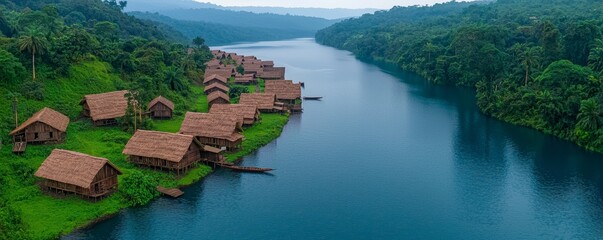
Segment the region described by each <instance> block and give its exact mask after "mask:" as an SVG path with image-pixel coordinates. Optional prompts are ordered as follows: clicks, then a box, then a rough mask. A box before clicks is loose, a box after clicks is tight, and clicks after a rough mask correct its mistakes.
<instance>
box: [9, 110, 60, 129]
mask: <svg viewBox="0 0 603 240" xmlns="http://www.w3.org/2000/svg"><path fill="white" fill-rule="evenodd" d="M36 122H41V123H44V124H46V125H48V126H51V127H53V128H54V129H56V130H59V131H61V132H65V131H67V126H68V125H69V118H68V117H67V116H65V115H63V114H61V113H60V112H57V111H55V110H52V109H50V108H46V107H45V108H42V110H40V111H38V112H36V113H34V115H33V116H31V117H30V118H29V119H27V121H25V122H24V123H23V124H21V125H20V126H19V127H17V128H15V130H13V131H12V132H10V135H14V134H16V133H18V132H20V131H21V130H23V129H25V128H27V127H28V126H29V125H31V124H34V123H36Z"/></svg>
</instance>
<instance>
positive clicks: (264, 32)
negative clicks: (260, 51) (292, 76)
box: [128, 12, 315, 46]
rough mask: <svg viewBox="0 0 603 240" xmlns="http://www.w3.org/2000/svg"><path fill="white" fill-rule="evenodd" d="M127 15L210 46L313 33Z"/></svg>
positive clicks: (156, 16)
mask: <svg viewBox="0 0 603 240" xmlns="http://www.w3.org/2000/svg"><path fill="white" fill-rule="evenodd" d="M128 14H130V15H132V16H134V17H137V18H140V19H145V20H149V21H152V22H155V23H157V25H159V26H162V25H165V26H166V27H167V29H170V28H173V29H176V30H177V31H179V32H180V33H181V34H183V35H184V36H185V37H186V38H187V39H189V40H190V39H193V38H195V37H197V36H201V37H203V38H204V39H205V41H206V43H207V44H208V45H210V46H216V45H225V44H230V43H236V42H253V41H268V40H278V39H291V38H300V37H310V36H312V35H313V34H314V33H315V31H311V30H299V29H278V30H275V29H271V28H261V27H240V26H231V25H225V24H219V23H210V22H202V21H186V20H177V19H173V18H170V17H167V16H164V15H161V14H158V13H148V12H146V13H143V12H130V13H128ZM162 28H163V26H162Z"/></svg>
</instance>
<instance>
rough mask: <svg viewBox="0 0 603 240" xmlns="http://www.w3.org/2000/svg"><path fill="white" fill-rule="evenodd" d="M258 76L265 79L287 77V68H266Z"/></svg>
mask: <svg viewBox="0 0 603 240" xmlns="http://www.w3.org/2000/svg"><path fill="white" fill-rule="evenodd" d="M258 77H259V78H264V79H285V68H284V67H275V68H272V69H270V70H264V71H262V72H260V73H258Z"/></svg>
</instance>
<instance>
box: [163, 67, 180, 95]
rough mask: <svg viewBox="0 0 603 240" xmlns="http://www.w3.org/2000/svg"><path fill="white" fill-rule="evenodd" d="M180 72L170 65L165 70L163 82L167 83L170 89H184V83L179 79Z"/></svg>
mask: <svg viewBox="0 0 603 240" xmlns="http://www.w3.org/2000/svg"><path fill="white" fill-rule="evenodd" d="M181 75H182V72H181V71H180V69H178V68H175V67H170V68H168V69H167V70H166V72H165V84H167V85H168V86H169V87H170V89H171V90H174V91H182V90H184V88H185V87H184V84H182V80H181Z"/></svg>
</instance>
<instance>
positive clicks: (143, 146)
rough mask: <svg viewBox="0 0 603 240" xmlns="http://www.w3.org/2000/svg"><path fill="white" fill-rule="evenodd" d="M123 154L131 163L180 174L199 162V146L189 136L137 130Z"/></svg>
mask: <svg viewBox="0 0 603 240" xmlns="http://www.w3.org/2000/svg"><path fill="white" fill-rule="evenodd" d="M123 154H125V155H128V160H129V161H130V162H132V163H135V164H138V165H142V166H148V167H151V168H154V169H162V170H168V171H174V172H176V173H177V174H181V173H184V172H186V171H187V170H188V169H190V168H191V167H194V165H195V163H197V162H199V161H200V160H201V145H199V144H198V143H197V142H196V141H194V138H193V136H191V135H182V134H174V133H164V132H155V131H144V130H138V131H136V133H135V134H134V136H132V138H131V139H130V141H128V144H126V147H125V149H124V151H123Z"/></svg>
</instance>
